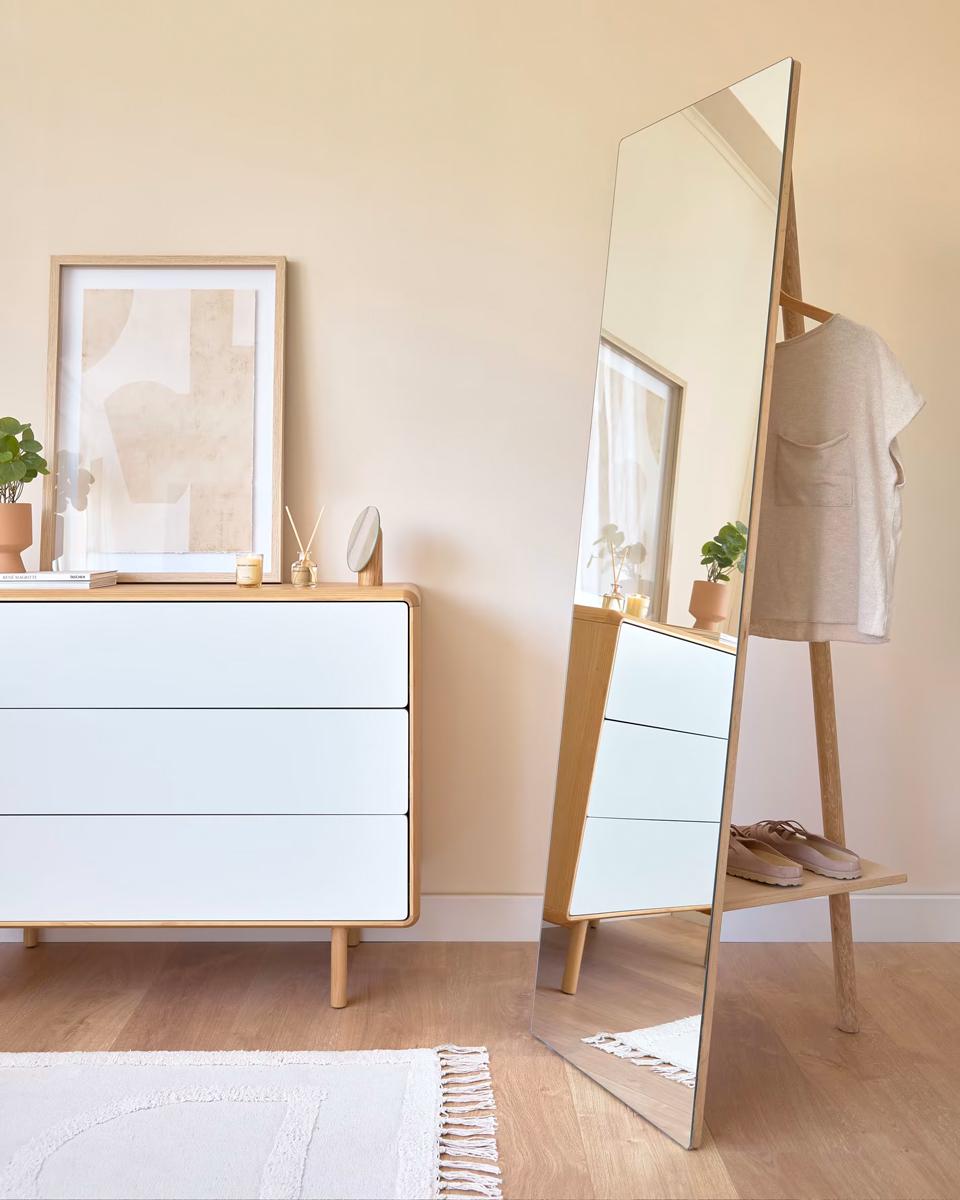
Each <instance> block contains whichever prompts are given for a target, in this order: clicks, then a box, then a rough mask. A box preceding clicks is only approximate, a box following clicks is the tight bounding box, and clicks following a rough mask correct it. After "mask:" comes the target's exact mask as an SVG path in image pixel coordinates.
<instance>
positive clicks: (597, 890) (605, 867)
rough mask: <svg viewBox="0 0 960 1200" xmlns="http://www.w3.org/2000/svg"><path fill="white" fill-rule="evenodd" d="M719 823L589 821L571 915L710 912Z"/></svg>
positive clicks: (599, 819)
mask: <svg viewBox="0 0 960 1200" xmlns="http://www.w3.org/2000/svg"><path fill="white" fill-rule="evenodd" d="M719 833H720V825H719V823H713V822H698V821H692V822H684V821H617V820H610V819H606V818H602V817H588V818H587V821H586V824H585V828H584V832H583V845H582V847H581V849H580V862H579V865H578V867H577V878H576V882H575V883H574V887H573V897H572V899H571V901H570V914H571V916H577V915H578V914H580V915H584V916H588V915H591V914H593V913H621V912H634V911H637V910H644V909H669V908H690V907H697V908H701V907H707V906H709V905H710V904H711V903H712V902H713V883H714V874H715V872H716V865H717V849H718V841H717V839H718V837H719Z"/></svg>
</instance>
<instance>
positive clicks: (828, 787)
mask: <svg viewBox="0 0 960 1200" xmlns="http://www.w3.org/2000/svg"><path fill="white" fill-rule="evenodd" d="M780 286H781V289H782V292H781V296H780V307H781V311H782V313H783V332H784V336H785V337H786V338H787V339H789V338H794V337H799V336H800V335H801V334H802V333H803V332H804V324H803V317H804V313H806V314H807V315H808V316H810V317H812V318H813V319H814V320H818V321H825V320H828V319H829V317H830V316H832V313H829V312H827V311H826V310H825V309H818V308H815V307H814V306H813V305H808V304H805V303H804V302H803V299H802V297H803V288H802V284H801V280H800V247H799V242H798V238H797V214H796V207H795V204H794V188H793V182H792V180H791V184H790V199H789V202H788V209H787V226H786V236H785V239H784V247H783V274H782V279H781V285H780ZM783 293H786V295H784V294H783ZM791 302H792V303H791ZM809 646H810V675H811V680H812V683H813V717H814V724H815V726H816V734H817V762H818V765H819V769H820V805H821V808H822V810H823V833H824V836H825V837H827V838H829V839H830V840H831V841H833V842H838V843H839V844H840V845H841V846H843V845H845V844H846V840H845V837H844V827H843V793H842V791H841V786H840V745H839V740H838V737H837V708H836V700H835V696H834V690H833V663H832V659H831V654H830V643H829V642H810V643H809ZM829 899H830V938H831V941H832V943H833V975H834V985H835V987H836V995H837V1026H838V1028H840V1029H842V1030H843V1031H844V1032H845V1033H858V1032H859V1030H860V1020H859V1017H858V1016H857V976H856V969H855V965H854V956H853V926H852V923H851V918H850V894H849V892H841V893H838V894H836V895H831V896H830V898H829Z"/></svg>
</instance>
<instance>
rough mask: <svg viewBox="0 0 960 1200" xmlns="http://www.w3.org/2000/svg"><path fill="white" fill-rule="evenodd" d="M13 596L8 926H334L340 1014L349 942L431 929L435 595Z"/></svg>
mask: <svg viewBox="0 0 960 1200" xmlns="http://www.w3.org/2000/svg"><path fill="white" fill-rule="evenodd" d="M0 600H2V601H4V603H3V604H2V605H0V619H2V622H3V634H4V642H5V645H6V646H7V647H8V651H7V660H8V664H9V669H10V670H11V671H13V672H15V673H16V675H17V677H18V679H19V680H20V683H19V684H18V686H17V689H16V699H17V701H18V707H17V708H8V709H7V710H6V715H5V722H6V732H7V740H8V742H10V743H11V744H13V745H16V747H17V753H16V754H15V755H12V756H10V762H9V764H8V771H7V774H6V786H5V787H4V789H3V793H2V795H0V925H8V926H9V925H14V926H23V927H24V928H25V929H28V930H30V938H29V940H30V942H32V941H34V940H35V934H34V933H33V931H34V930H35V929H36V928H37V927H44V926H70V925H80V926H86V925H105V926H109V925H134V926H137V925H144V926H169V925H174V926H207V925H216V926H234V925H236V926H270V925H277V926H299V925H305V926H327V927H330V928H331V930H332V935H331V936H332V941H333V946H332V956H331V962H332V975H331V1003H333V1004H334V1005H335V1007H342V1006H343V1004H345V1003H346V961H347V957H346V953H345V951H346V947H347V944H348V942H350V943H352V944H356V941H357V940H359V933H360V929H361V928H362V926H364V925H367V926H405V925H412V924H414V923H415V922H416V920H417V919H418V916H419V902H420V901H419V869H418V861H419V837H418V822H419V807H418V769H419V768H418V758H419V756H418V753H417V746H418V739H419V721H418V704H419V682H418V681H419V658H420V649H419V630H420V596H419V592H418V591H417V589H416V588H413V587H409V586H406V585H402V586H393V587H357V586H353V585H348V584H344V585H325V586H321V587H318V588H316V589H310V590H307V589H303V588H292V587H288V586H284V585H268V586H266V587H263V588H261V589H258V590H256V591H254V590H247V589H239V588H236V587H233V586H230V585H203V584H180V585H174V586H171V585H167V586H158V585H153V584H124V585H119V586H117V587H115V588H109V589H103V590H98V591H93V592H70V593H65V592H45V593H42V594H37V593H30V592H23V591H18V592H16V593H6V594H4V593H0ZM38 863H39V864H42V870H38V869H37V867H38Z"/></svg>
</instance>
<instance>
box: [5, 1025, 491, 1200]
mask: <svg viewBox="0 0 960 1200" xmlns="http://www.w3.org/2000/svg"><path fill="white" fill-rule="evenodd" d="M495 1130H496V1118H495V1114H494V1101H493V1090H492V1087H491V1081H490V1068H489V1060H488V1057H487V1052H486V1050H484V1049H483V1048H482V1047H462V1046H439V1047H437V1048H436V1049H433V1050H360V1051H349V1052H330V1053H323V1052H308V1051H305V1052H302V1053H301V1052H285V1053H267V1052H261V1051H254V1052H246V1051H243V1052H223V1053H193V1052H190V1051H174V1052H171V1053H154V1054H148V1053H138V1052H133V1053H106V1054H80V1053H76V1054H0V1197H3V1198H5V1200H12V1198H15V1200H33V1198H34V1197H38V1198H41V1200H53V1198H54V1197H56V1198H69V1200H90V1198H93V1197H96V1198H97V1200H119V1198H121V1197H122V1198H123V1200H140V1198H143V1200H207V1198H215V1200H235V1198H236V1200H253V1198H258V1200H354V1198H355V1200H380V1198H383V1200H426V1198H434V1197H436V1198H438V1200H439V1198H441V1197H450V1198H451V1200H452V1198H454V1197H467V1196H482V1197H486V1198H494V1197H499V1196H500V1195H501V1192H500V1169H499V1167H498V1166H497V1143H496V1137H495Z"/></svg>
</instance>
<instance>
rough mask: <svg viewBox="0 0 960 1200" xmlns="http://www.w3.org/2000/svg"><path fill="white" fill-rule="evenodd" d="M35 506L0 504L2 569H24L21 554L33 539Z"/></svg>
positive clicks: (0, 567) (0, 559)
mask: <svg viewBox="0 0 960 1200" xmlns="http://www.w3.org/2000/svg"><path fill="white" fill-rule="evenodd" d="M32 508H33V506H32V505H31V504H0V571H22V570H24V566H23V559H22V558H21V557H20V555H21V554H22V553H23V551H24V550H26V548H27V547H28V546H29V545H30V544H31V542H32V541H33V512H32Z"/></svg>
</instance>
